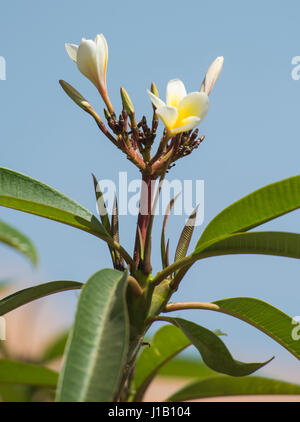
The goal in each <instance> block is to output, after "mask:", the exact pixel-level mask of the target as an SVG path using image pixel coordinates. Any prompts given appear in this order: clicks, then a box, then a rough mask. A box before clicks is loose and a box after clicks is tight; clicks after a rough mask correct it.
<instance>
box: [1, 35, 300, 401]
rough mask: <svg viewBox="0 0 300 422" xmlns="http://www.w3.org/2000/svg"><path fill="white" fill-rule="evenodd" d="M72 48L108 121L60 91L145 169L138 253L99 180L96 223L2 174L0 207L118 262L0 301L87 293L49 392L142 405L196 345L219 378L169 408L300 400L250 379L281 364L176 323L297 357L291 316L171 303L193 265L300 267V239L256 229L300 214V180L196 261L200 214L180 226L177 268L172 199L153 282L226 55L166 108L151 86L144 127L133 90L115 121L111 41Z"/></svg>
mask: <svg viewBox="0 0 300 422" xmlns="http://www.w3.org/2000/svg"><path fill="white" fill-rule="evenodd" d="M66 50H67V53H68V55H69V56H70V58H71V59H72V60H73V61H74V62H75V63H76V65H77V67H78V69H79V71H80V72H81V73H82V74H83V75H84V76H86V77H87V78H88V79H89V80H90V81H91V82H92V83H93V84H94V85H95V87H96V88H97V90H98V91H99V94H100V95H101V97H102V99H103V101H104V104H105V109H104V117H100V115H99V114H98V112H97V111H96V110H95V109H94V108H93V107H92V105H91V104H90V103H89V102H88V101H87V100H86V99H85V98H84V96H82V95H81V94H80V93H79V92H78V91H77V90H76V89H75V88H73V87H72V86H71V85H70V84H69V83H67V82H65V81H60V84H61V86H62V88H63V89H64V91H65V92H66V94H67V95H68V96H69V97H70V98H71V99H72V100H73V101H74V102H75V103H76V104H77V105H78V106H79V107H81V108H82V109H83V110H84V111H85V112H87V113H88V114H89V115H91V116H92V118H93V119H94V120H95V122H96V124H97V125H98V127H99V129H100V131H101V133H102V134H103V135H104V136H105V137H106V138H107V139H108V140H109V141H110V142H111V143H112V144H113V145H114V146H115V147H117V148H118V149H119V150H120V151H121V152H122V153H124V154H125V156H126V158H127V159H128V160H129V161H131V163H132V164H134V165H135V166H136V167H137V168H138V171H139V173H140V174H141V179H142V184H141V193H140V212H139V215H138V218H137V229H136V233H135V238H134V239H133V243H134V247H133V252H132V254H131V253H130V252H129V251H127V250H126V249H125V248H124V247H123V246H122V244H121V243H120V239H119V220H118V205H117V201H115V204H114V207H113V208H114V209H113V213H112V216H111V218H110V217H109V215H108V212H107V209H106V204H105V201H104V196H103V194H102V192H101V189H100V185H99V183H98V180H97V178H96V176H93V183H94V191H95V195H96V200H97V204H98V208H99V216H98V217H97V216H95V215H93V214H92V213H91V212H90V211H89V210H87V209H86V208H84V207H83V206H82V205H80V204H78V203H77V202H75V201H73V200H72V199H70V198H68V197H66V196H65V195H63V194H61V193H60V192H58V191H56V190H55V189H53V188H52V187H50V186H47V185H45V184H43V183H41V182H40V181H38V180H34V179H32V178H30V177H28V176H25V175H23V174H20V173H17V172H15V171H12V170H9V169H5V168H1V169H0V205H2V206H5V207H9V208H14V209H16V210H20V211H23V212H27V213H31V214H35V215H38V216H41V217H45V218H48V219H52V220H55V221H57V222H60V223H63V224H67V225H70V226H73V227H75V228H77V229H80V230H84V231H86V232H88V233H90V234H91V235H93V236H96V237H98V238H99V239H101V240H102V241H104V242H106V244H107V246H108V250H109V253H110V255H111V259H112V266H113V268H111V269H101V270H99V271H98V272H97V273H95V274H94V275H92V276H91V277H90V278H89V279H88V280H87V281H86V282H85V283H80V282H75V281H53V282H49V283H45V284H41V285H38V286H34V287H31V288H29V289H25V290H22V291H20V292H16V293H15V294H14V295H12V296H8V297H6V298H4V299H3V300H1V301H0V314H1V315H4V314H5V313H7V312H9V311H11V310H13V309H15V308H17V307H19V306H21V305H23V304H25V303H28V302H30V301H32V300H35V299H38V298H40V297H43V296H46V295H49V294H52V293H57V292H60V291H65V290H70V289H79V290H80V295H79V300H78V306H77V310H76V315H75V321H74V324H73V327H72V330H71V332H70V334H69V337H68V340H67V345H66V349H65V352H64V361H63V367H62V370H61V371H60V374H59V378H58V381H57V378H56V377H55V376H54V377H53V378H51V380H52V381H51V382H50V381H48V384H47V382H45V384H46V385H48V386H49V385H50V386H52V387H55V388H56V400H57V401H75V402H76V401H96V402H103V401H141V400H143V397H144V394H145V392H146V390H147V388H148V386H149V385H150V383H151V381H152V380H153V378H154V377H155V375H156V374H157V373H158V371H159V370H160V369H161V368H162V366H163V365H165V364H166V363H167V362H169V361H170V359H172V358H174V357H175V356H176V355H178V354H179V353H180V352H181V351H182V350H184V349H185V348H187V347H188V346H190V345H194V346H195V347H196V349H198V351H199V353H200V355H201V357H202V360H203V362H204V364H205V365H207V366H208V367H209V368H210V370H211V371H210V375H211V374H213V376H210V377H209V378H207V379H199V380H196V381H194V382H193V383H192V384H189V385H187V386H186V387H184V388H183V389H182V390H180V391H178V392H177V393H175V394H174V395H172V396H171V397H169V398H168V400H169V401H178V400H187V399H191V398H199V397H206V396H209V395H220V394H231V395H232V394H246V393H248V394H256V393H257V394H273V393H281V394H291V393H293V394H300V386H298V385H293V384H288V383H285V382H280V381H276V380H272V379H266V378H262V377H247V376H248V375H251V374H253V373H254V372H255V371H257V370H259V369H260V368H262V367H263V366H264V365H266V364H268V363H269V362H270V361H271V360H272V358H271V359H269V360H267V361H264V362H255V363H244V362H240V361H237V360H235V359H234V358H233V357H232V355H231V353H230V352H229V350H228V349H227V347H226V345H225V344H224V342H223V341H222V339H221V335H222V333H221V332H220V331H219V330H217V331H215V332H213V331H210V330H208V329H207V328H205V327H202V326H200V325H197V324H196V323H194V322H191V321H188V320H186V319H182V318H177V317H176V318H174V317H172V316H171V315H172V312H173V311H180V310H186V309H198V310H208V311H214V312H219V313H224V314H228V315H231V316H233V317H235V318H238V319H240V320H242V321H245V322H246V323H248V324H251V325H253V326H254V327H256V328H257V329H258V330H261V331H262V332H264V333H265V334H266V335H268V336H269V337H271V338H272V339H274V340H275V341H277V342H278V343H279V344H281V345H282V346H283V347H284V348H286V349H287V350H288V351H289V352H290V353H292V354H293V355H294V356H295V357H296V358H298V359H299V358H300V342H297V341H295V340H294V339H293V336H292V335H291V332H292V328H293V325H292V322H293V321H292V318H291V317H289V316H288V315H286V314H284V313H283V312H282V311H280V310H278V309H276V308H275V307H273V306H272V305H270V304H268V303H265V302H263V301H261V300H259V299H255V298H247V297H236V298H229V299H223V300H217V301H215V302H211V303H204V302H201V301H199V302H198V301H195V298H194V297H193V301H191V302H183V303H173V302H171V301H170V300H171V298H172V295H173V293H174V292H176V291H177V290H178V288H179V287H180V286H181V283H182V281H183V279H184V277H185V274H186V273H187V272H188V271H189V269H190V268H191V266H192V265H194V264H195V263H196V262H197V261H199V260H202V259H205V258H208V257H214V256H218V255H227V254H266V255H277V256H285V257H290V258H298V259H299V258H300V235H299V234H295V233H286V232H270V231H255V230H252V229H254V228H256V227H258V226H260V225H262V224H264V223H266V222H268V221H270V220H272V219H275V218H277V217H279V216H281V215H283V214H286V213H288V212H291V211H293V210H295V209H297V208H299V207H300V176H295V177H291V178H289V179H285V180H282V181H279V182H277V183H273V184H271V185H268V186H265V187H263V188H261V189H258V190H257V191H255V192H253V193H251V194H249V195H247V196H245V197H243V198H242V199H240V200H239V201H237V202H235V203H233V204H231V205H229V206H228V207H227V208H226V209H224V210H223V211H221V212H220V213H219V214H218V215H217V216H216V217H215V218H213V220H212V221H211V222H210V223H209V224H208V225H207V227H206V228H205V229H204V231H203V233H202V235H201V237H200V239H199V240H198V243H197V245H196V248H195V249H194V250H193V251H192V252H191V253H189V254H188V248H189V244H190V240H191V237H192V234H193V231H194V226H195V219H196V214H197V208H196V209H195V210H194V211H193V213H192V214H191V216H190V217H189V219H188V221H187V223H186V224H185V225H184V227H183V230H182V233H181V236H180V238H179V241H178V244H177V248H176V252H175V257H174V260H171V258H170V256H169V241H167V242H166V238H165V230H166V224H167V219H168V216H169V214H170V212H171V209H172V207H173V206H174V203H175V200H176V198H173V199H172V200H171V201H170V203H169V206H168V207H167V210H166V213H165V217H164V221H163V226H162V232H161V245H160V246H161V263H162V267H161V270H160V271H159V272H158V273H156V274H154V273H153V272H152V264H151V257H152V255H153V254H152V253H151V252H152V244H151V236H152V229H153V222H154V216H155V209H156V206H157V203H158V200H159V196H160V194H161V189H162V184H163V181H164V178H165V176H166V173H167V172H169V171H170V169H171V168H172V167H173V166H174V163H175V162H176V161H178V160H179V159H181V158H183V157H185V156H187V155H189V154H190V153H192V152H193V151H194V149H196V148H198V147H199V145H200V143H201V142H202V141H203V139H204V136H201V137H199V136H198V129H195V128H196V126H198V125H199V124H200V123H201V122H202V120H203V119H204V118H205V116H206V114H207V112H208V110H209V95H210V93H211V91H212V89H213V87H214V85H215V82H216V80H217V78H218V76H219V74H220V72H221V69H222V66H223V57H218V58H217V59H215V60H214V61H213V63H212V64H211V66H210V67H209V69H208V71H207V73H206V75H205V77H204V80H203V82H202V85H201V87H200V90H199V91H195V92H191V93H189V94H187V92H186V89H185V86H184V84H183V82H182V81H181V80H179V79H173V80H171V81H170V82H169V83H168V84H167V88H166V99H165V101H164V100H163V99H162V98H161V97H160V95H159V93H158V90H157V87H156V85H155V84H154V83H152V84H151V88H150V90H149V91H148V94H149V97H150V100H151V103H152V107H153V116H152V120H151V122H150V123H148V122H147V120H146V117H145V116H142V117H141V118H140V117H137V114H136V111H135V108H134V106H133V104H132V101H131V99H130V97H129V95H128V93H127V92H126V90H125V89H124V88H121V90H120V93H121V102H122V109H121V113H120V114H119V115H118V116H117V113H116V111H115V108H114V106H113V105H112V103H111V101H110V99H109V95H108V89H107V84H106V69H107V61H108V47H107V43H106V40H105V38H104V36H103V35H102V34H101V35H97V36H96V38H95V40H94V41H93V40H87V39H82V41H81V43H80V44H79V46H78V45H75V44H66ZM149 103H150V102H149ZM151 103H150V104H151ZM159 120H161V121H162V123H163V125H164V129H163V133H162V137H161V139H160V141H156V135H157V129H158V125H159ZM155 183H156V186H155ZM155 250H157V249H156V248H155ZM199 300H201V298H199ZM156 321H160V322H164V323H165V325H163V327H162V328H160V329H159V330H158V331H157V332H156V334H155V335H154V337H153V339H152V340H151V341H150V342H149V341H148V340H147V341H146V340H145V336H146V335H147V332H148V330H149V328H150V327H152V325H153V324H155V323H156ZM146 339H148V337H146ZM219 374H222V375H219Z"/></svg>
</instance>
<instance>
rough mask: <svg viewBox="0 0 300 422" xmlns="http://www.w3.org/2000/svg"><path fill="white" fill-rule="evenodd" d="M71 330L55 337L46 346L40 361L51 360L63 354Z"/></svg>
mask: <svg viewBox="0 0 300 422" xmlns="http://www.w3.org/2000/svg"><path fill="white" fill-rule="evenodd" d="M68 335H69V331H64V332H62V333H60V334H59V335H58V336H56V337H55V338H54V340H52V341H51V342H50V343H49V344H48V345H47V346H46V348H45V350H44V352H43V354H42V356H41V358H40V362H42V363H44V362H49V361H51V360H53V359H57V358H60V357H62V356H63V354H64V350H65V347H66V343H67V339H68Z"/></svg>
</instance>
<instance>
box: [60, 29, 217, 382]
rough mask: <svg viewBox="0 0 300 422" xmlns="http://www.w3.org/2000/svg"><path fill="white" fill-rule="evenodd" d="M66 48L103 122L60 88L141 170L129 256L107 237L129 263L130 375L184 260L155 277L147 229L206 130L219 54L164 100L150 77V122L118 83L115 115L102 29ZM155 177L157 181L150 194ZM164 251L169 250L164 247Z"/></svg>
mask: <svg viewBox="0 0 300 422" xmlns="http://www.w3.org/2000/svg"><path fill="white" fill-rule="evenodd" d="M66 50H67V52H68V54H69V56H70V57H71V59H72V60H73V61H74V62H75V63H77V66H78V69H79V70H80V72H81V73H83V74H84V75H85V76H86V77H87V78H88V79H89V80H90V81H91V82H92V83H93V84H94V85H95V86H96V88H97V89H98V91H99V93H100V95H101V97H102V99H103V101H104V103H105V105H106V108H105V109H104V116H105V119H106V123H104V121H103V120H102V119H101V118H100V116H99V115H98V113H97V112H96V111H95V110H94V108H93V107H92V106H91V105H90V103H89V102H88V101H87V100H86V99H85V98H84V97H83V96H82V95H81V94H80V93H79V92H78V91H77V90H75V89H74V88H73V87H72V86H71V85H70V84H68V83H67V82H65V81H60V84H61V86H62V88H63V89H64V91H65V92H66V93H67V94H68V95H69V97H70V98H71V99H72V100H73V101H75V103H76V104H77V105H79V106H80V107H81V108H82V109H83V110H84V111H86V112H87V113H89V114H90V115H91V116H92V117H93V118H94V120H95V121H96V123H97V125H98V127H99V129H100V130H101V132H102V133H103V134H104V135H105V136H106V138H107V139H108V140H109V141H110V142H112V143H113V144H114V146H116V147H117V148H118V149H120V150H121V151H122V152H123V153H124V154H125V155H126V157H127V159H128V160H129V161H130V162H132V163H133V164H134V165H135V166H136V167H137V168H138V169H139V171H140V173H141V176H142V177H141V178H142V184H141V194H140V195H141V196H140V210H139V214H138V219H137V229H136V236H135V245H134V253H133V258H129V256H128V253H127V252H126V251H124V249H123V248H122V247H121V246H120V245H119V244H116V242H115V240H114V241H113V242H111V241H110V242H108V243H109V248H110V252H111V256H112V259H113V263H114V267H115V268H117V269H119V268H120V262H119V261H118V260H117V258H116V255H115V254H116V253H118V254H120V255H121V256H122V257H123V258H124V259H125V261H126V263H127V264H128V265H129V268H128V269H129V272H130V276H129V278H128V282H129V286H131V292H129V293H128V297H127V302H128V311H129V318H130V322H131V332H130V342H129V344H130V349H129V353H128V364H127V371H126V373H127V375H128V374H129V373H130V371H132V364H134V361H135V357H136V354H137V352H138V350H139V348H140V347H141V344H142V339H143V336H144V334H145V332H146V330H147V329H148V326H149V323H148V322H147V320H148V321H150V320H151V318H152V317H154V316H156V315H157V314H158V313H159V312H161V310H162V309H163V308H164V306H165V305H166V303H167V301H168V300H169V298H170V296H171V294H172V292H173V291H175V290H176V288H175V287H174V286H172V281H174V277H175V280H176V273H175V270H176V269H177V268H181V267H182V265H183V262H184V261H185V258H184V257H183V259H181V260H178V261H177V262H175V263H174V264H171V265H170V266H169V267H167V268H165V269H164V270H163V271H162V272H161V273H159V274H158V275H157V276H156V277H153V276H152V274H151V271H152V266H151V233H152V227H153V221H154V215H155V208H156V206H157V203H158V199H159V195H160V193H161V188H162V183H163V180H164V178H165V175H166V173H167V172H168V171H169V170H170V168H171V167H173V166H174V165H175V162H176V161H178V160H179V159H181V158H183V157H185V156H187V155H189V154H191V152H192V151H193V150H194V149H196V148H198V146H199V145H200V143H201V142H202V141H203V139H204V136H201V137H199V136H198V129H195V127H196V126H197V125H198V124H199V123H201V122H202V120H203V119H204V117H205V116H206V114H207V112H208V109H209V98H208V95H209V93H210V92H211V89H212V87H213V85H214V83H215V82H216V79H217V77H218V75H219V73H220V71H221V68H222V65H223V58H218V59H217V60H216V61H215V62H214V63H213V64H212V66H211V68H210V69H209V71H208V73H207V75H206V77H205V78H204V81H203V83H202V85H201V89H200V91H199V92H192V93H190V94H187V93H186V90H185V87H184V84H183V82H182V81H180V80H179V79H173V80H171V81H170V82H169V83H168V85H167V90H166V102H164V101H163V100H161V99H160V97H159V93H158V90H157V87H156V85H155V84H154V83H153V82H152V84H151V89H150V91H148V94H149V96H150V99H151V102H152V106H153V116H152V121H151V125H150V126H149V125H148V123H147V120H146V117H145V116H142V118H141V119H140V120H139V121H138V120H137V118H136V112H135V108H134V106H133V103H132V101H131V99H130V97H129V94H128V93H127V91H126V90H125V88H123V87H121V89H120V94H121V101H122V110H121V113H120V115H119V117H117V116H116V113H115V108H114V107H113V106H112V104H111V102H110V100H109V96H108V91H107V87H106V68H107V58H108V48H107V43H106V40H105V38H104V36H103V35H102V34H101V35H97V37H96V38H95V40H94V41H92V40H86V39H82V41H81V43H80V45H79V46H77V45H75V44H66ZM159 119H161V120H162V121H163V123H164V125H165V129H164V131H163V135H162V138H161V140H160V142H159V144H158V146H157V148H156V152H154V154H153V153H152V147H153V144H154V142H155V139H156V132H157V128H158V123H159ZM194 129H195V130H194ZM158 179H159V184H158V188H157V192H156V195H155V197H154V190H155V184H156V181H157V180H158ZM94 181H95V178H94ZM95 183H96V182H95ZM95 186H96V185H95ZM153 197H154V198H153ZM102 222H103V223H104V224H105V225H106V228H107V230H108V231H110V232H111V226H110V224H109V223H108V222H107V217H106V219H103V218H102ZM114 251H115V252H114ZM164 253H167V254H168V250H166V251H164ZM182 261H183V262H182ZM188 262H189V263H190V262H191V259H189V258H188ZM177 278H178V276H177ZM127 375H125V376H123V381H122V383H123V384H124V383H126V379H127Z"/></svg>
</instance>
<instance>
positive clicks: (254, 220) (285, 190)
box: [197, 176, 300, 247]
mask: <svg viewBox="0 0 300 422" xmlns="http://www.w3.org/2000/svg"><path fill="white" fill-rule="evenodd" d="M299 207H300V176H295V177H290V178H289V179H284V180H281V181H279V182H276V183H273V184H271V185H268V186H265V187H263V188H261V189H258V190H256V191H255V192H252V193H250V194H249V195H247V196H245V197H243V198H242V199H240V200H239V201H237V202H235V203H233V204H231V205H229V207H227V208H225V209H224V210H223V211H221V212H220V214H218V215H217V216H216V217H215V218H214V219H213V220H212V221H211V222H210V223H209V224H208V226H207V227H206V229H205V230H204V232H203V234H202V236H201V238H200V240H199V242H198V244H197V247H198V246H200V245H201V244H203V243H205V242H207V241H209V240H212V239H215V238H218V237H220V236H223V235H226V234H231V233H236V232H243V231H247V230H250V229H252V228H254V227H257V226H259V225H260V224H263V223H266V222H267V221H270V220H272V219H274V218H276V217H279V216H280V215H283V214H286V213H288V212H290V211H293V210H295V209H297V208H299Z"/></svg>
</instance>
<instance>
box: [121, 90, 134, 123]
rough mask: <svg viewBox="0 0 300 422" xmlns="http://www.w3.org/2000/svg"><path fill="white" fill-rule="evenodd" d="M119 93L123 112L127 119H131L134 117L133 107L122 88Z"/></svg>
mask: <svg viewBox="0 0 300 422" xmlns="http://www.w3.org/2000/svg"><path fill="white" fill-rule="evenodd" d="M120 91H121V98H122V103H123V107H124V110H125V111H126V112H127V114H128V116H129V117H132V116H133V115H134V107H133V104H132V102H131V99H130V97H129V95H128V94H127V91H126V90H125V89H124V88H121V90H120Z"/></svg>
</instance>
